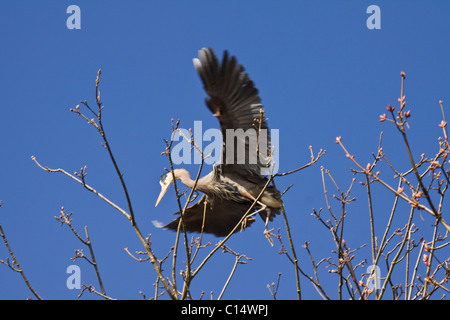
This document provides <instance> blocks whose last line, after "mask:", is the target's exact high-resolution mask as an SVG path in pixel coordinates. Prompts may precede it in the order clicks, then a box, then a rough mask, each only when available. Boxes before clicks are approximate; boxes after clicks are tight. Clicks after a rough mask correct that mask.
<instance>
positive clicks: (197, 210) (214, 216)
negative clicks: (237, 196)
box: [164, 195, 254, 237]
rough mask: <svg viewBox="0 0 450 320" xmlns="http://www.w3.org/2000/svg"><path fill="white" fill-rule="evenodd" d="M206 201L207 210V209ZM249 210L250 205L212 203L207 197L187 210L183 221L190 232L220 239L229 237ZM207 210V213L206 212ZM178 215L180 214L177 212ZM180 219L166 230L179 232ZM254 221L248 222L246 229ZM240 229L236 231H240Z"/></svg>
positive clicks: (215, 201)
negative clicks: (203, 233) (202, 233)
mask: <svg viewBox="0 0 450 320" xmlns="http://www.w3.org/2000/svg"><path fill="white" fill-rule="evenodd" d="M205 199H206V200H207V201H206V208H205ZM248 208H249V204H248V203H238V202H234V201H230V200H223V199H219V198H214V200H213V201H212V199H211V198H209V197H208V196H207V195H203V197H202V198H201V199H200V200H199V201H197V203H195V204H194V205H192V206H190V207H188V208H186V211H185V214H184V217H183V220H184V223H185V226H186V231H188V232H199V233H200V232H202V230H203V232H205V233H212V234H215V235H216V236H218V237H223V236H226V235H228V234H229V233H230V232H231V231H232V230H233V228H234V227H235V226H236V225H237V224H238V222H239V220H241V218H242V216H243V215H244V214H245V213H246V212H247V210H248ZM205 210H206V211H205ZM177 214H180V213H179V212H177ZM179 221H180V217H178V218H176V219H175V220H173V221H172V222H170V223H169V224H167V225H166V226H164V227H165V228H168V229H172V230H177V229H178V224H179ZM253 222H254V220H248V221H247V223H246V227H248V226H250V224H252V223H253ZM239 230H240V229H239V228H238V229H237V230H236V231H239Z"/></svg>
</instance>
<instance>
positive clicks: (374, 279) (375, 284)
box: [366, 265, 381, 290]
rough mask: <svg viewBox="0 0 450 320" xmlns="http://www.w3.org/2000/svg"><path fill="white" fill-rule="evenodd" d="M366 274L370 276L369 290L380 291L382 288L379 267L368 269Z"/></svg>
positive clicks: (374, 266)
mask: <svg viewBox="0 0 450 320" xmlns="http://www.w3.org/2000/svg"><path fill="white" fill-rule="evenodd" d="M366 273H367V274H368V275H369V279H368V283H367V288H368V289H369V290H372V289H375V290H378V289H380V288H381V270H380V267H379V266H377V265H371V266H368V267H367V270H366Z"/></svg>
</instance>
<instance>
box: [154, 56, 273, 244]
mask: <svg viewBox="0 0 450 320" xmlns="http://www.w3.org/2000/svg"><path fill="white" fill-rule="evenodd" d="M194 66H195V67H196V69H197V72H198V73H199V75H200V78H201V80H202V82H203V84H204V88H205V90H206V92H207V93H208V95H209V98H207V99H206V105H207V106H208V108H209V109H210V110H211V111H212V113H213V115H214V116H216V117H217V118H218V119H219V122H220V125H221V130H222V136H223V139H224V141H223V150H222V163H221V164H219V165H216V166H214V167H213V170H212V171H211V172H210V173H209V174H208V175H206V176H204V177H202V178H200V179H198V181H197V183H195V181H194V180H192V179H191V178H190V175H189V173H188V172H187V171H186V170H184V169H175V170H174V171H173V172H168V173H165V174H163V175H162V176H161V182H160V183H161V186H162V191H161V194H160V196H159V198H158V200H157V204H158V203H159V201H160V200H161V198H162V196H163V195H164V193H165V191H166V190H167V189H168V187H169V185H170V184H171V183H172V182H173V178H174V177H175V179H180V180H181V182H182V183H183V184H184V185H186V186H187V187H189V188H191V189H192V188H195V190H198V191H200V192H203V193H204V195H203V197H202V198H201V199H200V200H199V201H197V203H195V204H194V205H192V206H190V207H188V208H187V209H186V211H185V213H184V215H183V223H184V226H185V228H186V231H189V232H206V233H213V234H215V235H217V236H225V235H228V234H229V233H230V232H231V231H232V230H233V229H234V228H235V226H236V225H237V224H238V223H239V221H240V220H241V218H242V217H243V215H244V214H245V213H246V212H247V211H248V209H249V208H250V206H251V205H252V204H253V202H254V201H255V199H256V198H257V197H258V196H259V195H260V193H261V191H263V189H264V188H265V190H264V192H263V193H262V194H261V196H260V198H259V201H257V205H256V206H255V207H254V210H253V211H254V212H253V213H256V212H257V213H259V215H260V216H261V218H262V219H263V220H264V221H266V224H267V221H268V220H270V221H272V219H273V218H274V217H275V215H276V214H278V213H279V208H280V207H281V205H282V202H281V199H280V193H279V192H278V190H276V189H275V187H274V186H272V185H269V186H266V184H267V181H268V180H267V177H266V176H265V175H264V174H263V172H264V170H265V169H266V167H267V163H265V162H264V161H262V160H261V158H263V157H260V156H259V154H258V156H257V157H256V159H257V161H249V159H250V157H247V158H245V161H242V159H238V158H239V157H240V156H239V154H238V153H237V151H236V150H234V149H233V152H234V154H232V155H231V157H230V156H229V155H228V157H227V161H225V157H226V156H227V155H226V152H227V145H230V144H231V143H234V142H235V141H226V137H227V134H226V133H227V130H237V129H242V130H246V131H247V132H249V131H251V130H255V134H256V137H257V138H258V141H259V137H260V133H261V132H264V133H267V132H268V131H267V123H266V120H265V119H264V117H261V114H262V105H261V104H260V98H259V96H258V90H257V89H256V88H255V87H254V86H253V82H252V81H251V80H250V79H249V77H248V75H247V74H246V73H243V71H244V68H243V67H242V66H241V65H238V64H237V61H236V59H235V57H231V58H229V57H228V52H227V51H225V53H224V57H223V59H222V63H221V64H220V65H219V62H218V60H217V58H216V56H215V54H214V51H213V50H212V49H211V48H209V49H206V48H204V49H202V50H200V51H199V59H194ZM249 129H250V130H249ZM233 139H235V137H233ZM237 139H239V137H238V138H237ZM244 140H245V138H244ZM266 141H267V142H268V143H269V145H268V146H267V148H269V149H270V138H269V137H266ZM229 149H231V148H229ZM228 151H229V150H228ZM245 152H246V154H249V153H250V152H258V153H259V151H258V150H251V149H250V144H249V142H248V141H247V140H245ZM230 159H231V161H230ZM263 159H264V158H263ZM239 160H241V161H239ZM178 214H180V213H179V212H178ZM179 221H180V217H179V218H177V219H175V220H174V221H172V222H171V223H169V224H168V225H166V226H165V227H166V228H168V229H174V230H177V228H178V225H179ZM252 222H253V220H249V221H247V222H246V226H249V225H250V224H251V223H252ZM236 230H239V229H236Z"/></svg>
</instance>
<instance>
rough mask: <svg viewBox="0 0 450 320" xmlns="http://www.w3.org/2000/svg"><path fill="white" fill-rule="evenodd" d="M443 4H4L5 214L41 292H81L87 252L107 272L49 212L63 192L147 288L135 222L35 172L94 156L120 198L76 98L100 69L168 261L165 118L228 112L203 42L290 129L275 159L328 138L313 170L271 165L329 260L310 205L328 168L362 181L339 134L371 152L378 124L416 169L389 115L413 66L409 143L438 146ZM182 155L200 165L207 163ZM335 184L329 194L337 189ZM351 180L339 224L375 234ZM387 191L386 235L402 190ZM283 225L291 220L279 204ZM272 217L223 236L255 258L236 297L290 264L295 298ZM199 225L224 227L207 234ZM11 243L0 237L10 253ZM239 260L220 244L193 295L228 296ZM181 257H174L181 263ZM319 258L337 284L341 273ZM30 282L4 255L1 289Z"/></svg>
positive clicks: (129, 171) (2, 292) (354, 242)
mask: <svg viewBox="0 0 450 320" xmlns="http://www.w3.org/2000/svg"><path fill="white" fill-rule="evenodd" d="M71 4H76V5H78V6H79V7H80V9H81V29H80V30H69V29H68V28H67V27H66V20H67V18H68V17H69V14H67V13H66V9H67V7H68V6H69V5H71ZM371 4H376V5H378V6H379V7H380V9H381V29H379V30H369V29H368V28H367V26H366V20H367V18H368V17H369V14H367V13H366V9H367V7H368V6H369V5H371ZM449 10H450V3H448V2H446V1H433V2H432V3H430V2H429V1H428V2H427V1H395V2H392V1H339V2H337V1H293V0H292V1H287V0H286V1H283V2H275V1H199V0H195V1H33V2H32V1H2V2H1V4H0V39H1V47H2V49H1V50H0V64H1V72H0V88H1V89H0V92H1V107H0V121H1V125H0V154H1V157H0V164H1V165H0V176H1V183H0V200H2V207H1V208H0V224H1V225H2V226H3V228H4V231H5V233H6V235H7V237H8V240H9V242H10V245H11V246H12V248H13V250H14V253H15V255H16V256H17V258H18V259H19V262H20V264H21V266H22V268H23V269H24V271H25V272H26V275H27V277H28V278H29V280H30V282H31V284H32V285H33V287H34V288H35V289H36V290H37V291H38V292H39V294H40V295H41V296H42V297H43V298H48V299H75V298H76V296H77V295H78V293H79V292H77V291H76V290H69V289H68V288H67V287H66V279H67V277H68V274H66V269H67V267H68V266H69V265H71V264H77V265H79V266H80V268H81V271H82V282H83V283H86V284H90V283H92V284H94V286H96V279H95V274H94V272H93V270H92V268H90V266H89V265H88V264H87V263H85V262H83V261H81V260H78V261H76V262H75V263H74V262H72V261H71V260H70V258H71V257H73V255H74V250H75V249H79V248H81V247H82V245H81V244H80V243H79V242H78V240H77V239H75V237H74V236H73V235H72V234H71V233H70V231H69V230H68V229H67V228H61V227H60V226H59V223H58V222H57V221H55V219H54V216H57V215H59V211H60V208H61V206H64V207H65V208H66V212H73V223H74V226H75V227H76V228H77V229H78V230H80V231H82V230H83V228H84V226H85V225H86V226H87V227H88V230H89V234H90V237H91V240H92V242H93V245H94V250H95V254H96V258H97V262H98V264H99V267H100V271H101V274H102V278H103V282H104V284H105V289H106V292H107V294H108V295H110V296H111V297H114V298H119V299H140V298H141V295H140V294H139V291H143V292H144V293H145V294H146V295H147V296H151V295H152V294H153V290H154V289H153V286H152V284H153V282H154V281H155V279H156V273H155V272H154V271H153V269H152V266H151V265H150V264H148V263H138V262H136V261H134V260H133V259H131V258H130V257H129V256H128V255H127V254H126V252H125V251H124V248H126V247H127V248H129V249H130V251H133V252H134V251H136V250H142V247H141V245H140V243H139V240H138V238H137V237H136V235H135V233H134V231H133V230H132V228H131V227H130V225H129V224H128V222H127V221H126V219H125V218H124V217H123V216H121V215H120V214H119V213H117V212H116V211H114V209H112V208H111V207H109V206H108V205H107V204H106V203H104V202H103V201H102V200H100V199H99V198H97V197H96V196H95V195H93V194H92V193H89V192H88V191H87V190H85V189H83V188H82V187H81V186H80V185H78V184H76V183H74V182H73V181H71V180H70V179H69V178H67V177H65V176H63V175H61V174H56V173H53V174H49V173H47V172H44V171H43V170H41V169H39V168H38V167H37V166H36V164H35V163H34V162H33V161H31V159H30V157H31V155H35V156H36V157H37V159H38V160H39V161H40V163H42V164H43V165H46V166H49V167H50V168H63V169H65V170H67V171H68V172H70V173H73V172H74V171H79V169H80V168H81V167H83V166H85V165H86V166H87V168H88V171H87V172H88V176H87V183H88V184H90V185H92V186H93V187H94V188H96V189H97V190H98V191H100V192H101V193H102V194H104V195H106V196H107V197H108V198H110V199H112V200H113V201H115V202H116V203H117V204H119V205H120V206H122V207H124V208H125V207H126V201H125V199H124V196H123V193H122V190H121V187H120V183H119V181H118V179H117V177H116V175H115V172H114V168H113V166H112V164H111V162H110V161H109V158H108V155H107V153H106V151H105V150H104V149H103V148H102V147H101V145H100V137H99V136H98V134H97V132H96V131H95V130H94V129H93V128H92V127H90V126H89V125H87V124H86V122H85V121H84V120H83V119H81V118H78V117H77V116H76V115H75V114H73V113H71V112H70V111H69V109H70V108H73V107H75V106H76V105H77V104H79V102H80V100H85V99H86V100H87V101H88V102H90V104H91V105H94V104H95V100H94V99H95V95H94V88H95V77H96V75H97V71H98V69H101V70H102V76H101V90H102V91H101V92H102V101H103V103H104V105H105V108H104V118H103V121H104V125H105V130H106V132H107V135H108V139H109V142H110V144H111V147H112V149H113V152H114V153H115V156H116V159H117V161H118V164H119V166H120V168H121V170H122V172H123V173H124V178H125V181H126V183H127V185H128V188H129V191H130V194H131V200H132V201H133V206H134V209H135V212H136V219H137V221H138V223H139V226H140V228H141V230H142V232H143V233H144V234H151V235H152V237H151V239H152V243H153V244H152V248H153V250H154V251H155V253H156V254H157V256H158V257H159V258H162V257H163V256H164V255H165V254H166V253H167V252H168V250H169V249H170V247H171V246H172V245H173V243H174V233H171V232H169V231H164V230H161V229H157V228H155V227H154V226H153V224H152V223H151V221H152V220H159V221H163V222H169V221H171V220H172V219H173V216H172V214H171V213H172V212H175V211H177V204H176V201H175V197H174V193H173V188H172V189H171V192H168V193H167V195H166V196H165V198H164V199H163V201H162V202H161V204H160V205H159V206H158V207H157V208H155V207H154V204H155V201H156V198H157V196H158V193H159V191H160V186H159V183H158V181H159V176H160V175H161V173H163V172H164V168H165V167H168V162H167V159H166V158H165V157H164V156H161V152H162V151H164V148H165V145H164V142H163V139H164V138H169V136H170V133H171V123H170V121H171V119H172V118H173V119H181V125H180V126H181V127H183V128H191V127H193V124H194V121H195V120H201V121H203V128H204V129H206V128H218V125H219V124H218V121H217V120H216V119H215V118H214V117H213V116H212V115H211V114H210V112H209V110H208V109H207V108H206V106H205V104H204V98H205V92H204V91H203V88H202V85H201V83H200V80H199V77H198V75H197V74H196V72H195V69H194V67H193V65H192V58H194V57H196V56H197V51H198V50H199V49H201V48H202V47H209V46H211V47H213V48H214V49H215V51H216V53H217V54H218V55H219V56H220V57H221V55H222V52H223V50H229V52H230V53H231V54H232V55H235V56H236V57H237V58H238V61H239V62H240V63H242V64H243V65H244V66H245V68H246V70H247V71H248V73H249V74H250V77H251V79H252V80H253V81H254V82H255V85H256V87H257V88H258V89H259V90H260V96H261V99H262V103H263V105H264V106H265V111H266V116H267V117H268V119H269V120H268V124H269V127H270V128H272V129H279V133H280V147H279V148H280V149H279V151H280V158H279V170H280V172H284V171H289V170H291V169H294V168H296V167H299V166H301V165H303V164H305V163H307V162H308V161H309V157H310V153H309V149H308V147H309V146H310V145H312V146H313V148H314V151H315V152H317V151H319V149H326V150H327V154H326V156H324V157H323V158H322V159H321V160H320V161H319V162H318V163H317V164H316V165H314V166H313V167H310V168H308V169H306V170H304V171H302V172H300V173H298V174H295V175H291V176H287V177H281V178H280V179H278V180H277V186H278V188H279V189H281V190H284V189H285V188H286V187H288V186H289V185H290V184H294V186H293V188H292V189H291V190H289V192H288V193H287V194H286V195H285V197H284V203H285V208H286V212H287V214H288V218H289V222H290V225H291V229H292V232H293V237H294V241H295V244H296V249H297V254H298V256H299V259H300V261H301V262H302V263H305V265H304V266H305V270H307V271H308V272H311V268H310V265H309V260H308V259H309V258H308V256H307V254H306V252H305V250H304V249H303V248H302V247H301V245H302V244H304V243H305V241H309V242H310V243H311V245H310V248H311V251H312V252H313V254H314V255H315V257H317V259H320V258H321V257H329V256H332V255H333V254H332V253H331V250H332V249H334V247H333V246H334V245H333V243H332V239H331V238H330V234H329V233H328V232H327V231H326V230H324V228H323V226H322V225H321V224H320V223H319V222H318V221H317V220H316V219H315V218H313V217H311V216H310V213H311V212H312V210H313V208H315V209H319V208H326V204H325V201H324V196H323V189H322V182H321V174H320V166H323V167H324V168H327V169H329V170H330V171H331V172H332V174H333V177H335V179H336V181H337V183H338V184H339V185H340V186H341V187H342V188H343V189H344V188H346V187H347V186H348V185H349V184H350V182H351V179H352V178H353V175H352V173H351V172H350V168H352V167H353V166H352V163H351V162H350V161H349V160H348V159H347V158H346V157H345V155H344V153H343V152H342V150H341V149H340V148H339V146H338V145H336V144H335V137H336V136H342V139H343V140H342V141H343V142H344V143H345V146H346V147H347V148H348V149H349V150H350V152H351V153H354V154H355V155H356V156H357V157H358V159H359V160H360V161H361V163H362V164H364V165H365V164H366V163H367V162H369V161H372V159H373V158H372V152H376V148H377V145H378V138H379V135H380V132H381V131H383V132H384V141H383V145H384V150H385V152H386V153H387V154H388V155H389V156H390V158H391V159H392V161H393V163H394V164H396V165H398V168H399V170H407V169H408V159H407V155H406V152H405V150H404V146H403V145H402V144H401V136H400V135H399V134H398V132H397V130H396V129H395V128H394V127H393V126H392V125H391V124H389V123H380V122H379V115H380V114H383V113H385V112H386V109H385V107H386V106H387V105H388V104H392V105H397V103H398V102H397V98H398V97H399V94H400V71H405V72H406V89H405V90H406V97H407V103H408V109H411V113H412V117H411V119H410V122H409V123H410V129H409V131H408V135H409V137H410V139H411V143H412V145H413V151H414V152H415V156H417V157H418V156H419V155H420V154H421V153H426V154H427V155H429V156H434V154H435V153H436V152H437V150H438V146H437V138H438V137H439V136H440V135H441V134H442V130H441V128H439V127H438V126H437V124H438V123H439V122H440V121H441V111H440V108H439V103H438V101H439V100H443V101H444V105H446V101H450V96H449V89H450V77H449V75H450V63H449V57H450V42H449V41H448V39H449V36H450V20H449V19H448V12H449ZM447 105H448V104H447ZM415 150H417V151H415ZM185 168H186V169H188V170H189V171H190V172H191V174H195V173H196V171H197V166H195V165H188V166H185ZM209 170H210V168H206V169H205V170H204V174H206V173H207V172H208V171H209ZM384 170H386V172H387V173H386V175H387V176H388V177H390V174H391V173H390V172H389V171H388V168H385V169H384ZM358 181H359V180H358ZM328 187H329V189H330V195H331V194H332V193H334V192H335V191H334V190H333V188H332V185H331V184H329V185H328ZM353 190H354V195H355V196H356V197H357V199H358V200H357V201H356V202H355V203H353V204H351V205H350V207H349V209H348V210H349V213H351V214H352V216H351V220H350V218H349V221H351V222H349V223H348V224H347V225H346V229H345V230H344V237H345V239H346V242H347V245H350V247H352V248H356V247H359V246H361V245H362V244H364V243H368V244H369V243H370V238H369V236H368V235H369V232H370V230H369V224H368V219H367V216H368V213H367V195H366V194H365V193H364V190H365V189H364V188H363V187H361V186H360V185H359V184H358V183H357V184H355V186H354V189H353ZM376 191H379V194H378V197H377V200H374V201H375V209H376V210H377V214H378V215H379V217H380V221H381V222H380V224H379V225H376V227H379V228H378V229H377V232H378V234H379V236H380V237H381V234H382V231H383V221H385V219H386V217H387V215H388V213H389V210H390V209H389V208H390V205H391V204H392V195H390V194H389V193H387V192H385V191H384V190H383V189H382V188H378V189H376ZM404 210H405V212H407V207H405V208H404ZM405 214H406V213H405ZM383 219H384V220H383ZM415 222H416V223H417V225H420V226H423V228H424V230H425V229H426V228H427V227H429V225H430V224H432V223H433V219H431V217H430V216H429V215H427V214H426V213H424V214H423V215H422V217H419V215H417V221H415ZM272 227H274V228H275V230H276V229H277V228H281V229H282V230H284V222H283V219H282V217H278V218H277V219H276V220H275V221H274V222H273V224H272ZM262 230H263V223H262V222H261V221H257V223H255V224H254V225H253V226H252V227H251V228H249V229H248V230H246V231H245V232H243V233H239V234H236V235H234V236H233V237H232V239H231V240H230V241H229V242H228V245H229V246H230V247H231V248H232V249H233V250H235V251H236V252H239V253H241V254H245V255H246V256H248V257H250V258H252V260H251V261H249V262H248V263H247V264H245V265H239V266H238V269H237V271H236V273H235V275H234V277H233V279H232V281H231V284H230V286H229V287H228V289H227V291H226V292H225V294H224V298H226V299H270V298H271V296H270V293H269V291H268V290H267V288H266V286H267V284H269V283H272V282H274V281H276V279H277V276H278V273H279V272H281V273H282V276H281V281H280V289H279V292H278V296H277V297H278V298H279V299H295V298H296V291H295V281H294V279H295V277H294V272H293V266H292V265H291V264H290V263H289V262H288V260H287V258H286V257H285V256H282V255H279V254H278V249H279V245H278V244H277V243H275V245H274V247H271V246H270V245H269V244H268V242H267V241H266V240H265V238H264V237H263V235H262ZM283 236H284V238H283V239H284V240H286V241H287V238H286V236H285V233H283ZM205 240H207V241H211V242H212V243H217V241H218V239H217V238H215V237H214V236H209V235H208V236H205ZM204 252H205V253H206V251H204ZM7 256H8V253H7V250H6V248H5V247H4V245H3V243H1V244H0V259H5V258H6V257H7ZM366 256H367V257H369V256H370V254H369V251H367V252H365V251H361V256H360V257H359V258H361V260H362V259H364V258H365V257H366ZM447 256H448V252H447ZM445 258H446V257H445V256H443V259H445ZM180 261H182V258H180ZM233 263H234V257H233V256H231V255H227V254H223V253H220V252H218V253H217V256H216V257H215V258H214V259H213V260H212V261H210V262H209V263H208V264H207V265H206V267H205V269H204V270H203V273H202V274H201V275H199V276H198V278H196V279H195V280H194V282H193V284H192V290H191V293H192V295H193V297H194V298H198V297H199V296H200V294H201V292H202V291H205V296H208V297H209V294H210V292H213V297H217V296H218V295H219V293H220V291H221V289H222V286H223V284H224V283H225V281H226V279H227V277H228V275H229V272H230V271H231V268H232V266H233ZM182 267H183V265H182V262H180V265H179V266H178V269H179V268H182ZM168 269H169V266H168V265H167V270H168ZM323 272H324V277H329V279H330V280H324V281H326V286H327V287H329V291H330V292H334V293H335V292H336V290H333V288H334V287H335V286H336V285H335V280H333V277H332V276H333V275H331V276H330V275H328V274H327V272H326V270H325V271H323ZM168 275H170V274H168ZM325 279H328V278H325ZM334 279H336V278H334ZM301 284H302V290H303V295H304V297H305V298H311V299H316V298H320V297H319V296H318V295H317V294H316V291H315V289H314V288H313V287H312V286H311V285H310V284H309V283H308V282H307V281H306V279H305V278H301ZM96 287H98V286H96ZM30 296H31V293H30V292H29V291H28V289H27V288H26V286H25V284H24V283H23V281H22V279H21V278H20V276H19V275H18V274H16V273H13V272H11V271H10V270H8V269H7V268H6V267H5V266H4V265H0V299H25V298H27V297H30ZM85 298H96V297H95V296H93V295H90V296H88V295H86V296H85ZM164 298H168V297H167V295H165V296H164Z"/></svg>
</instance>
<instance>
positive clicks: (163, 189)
mask: <svg viewBox="0 0 450 320" xmlns="http://www.w3.org/2000/svg"><path fill="white" fill-rule="evenodd" d="M169 187H170V183H167V184H166V185H163V184H162V183H161V192H160V193H159V196H158V200H156V204H155V207H157V206H158V204H159V202H160V201H161V199H162V198H163V197H164V194H165V193H166V192H167V190H169Z"/></svg>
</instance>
